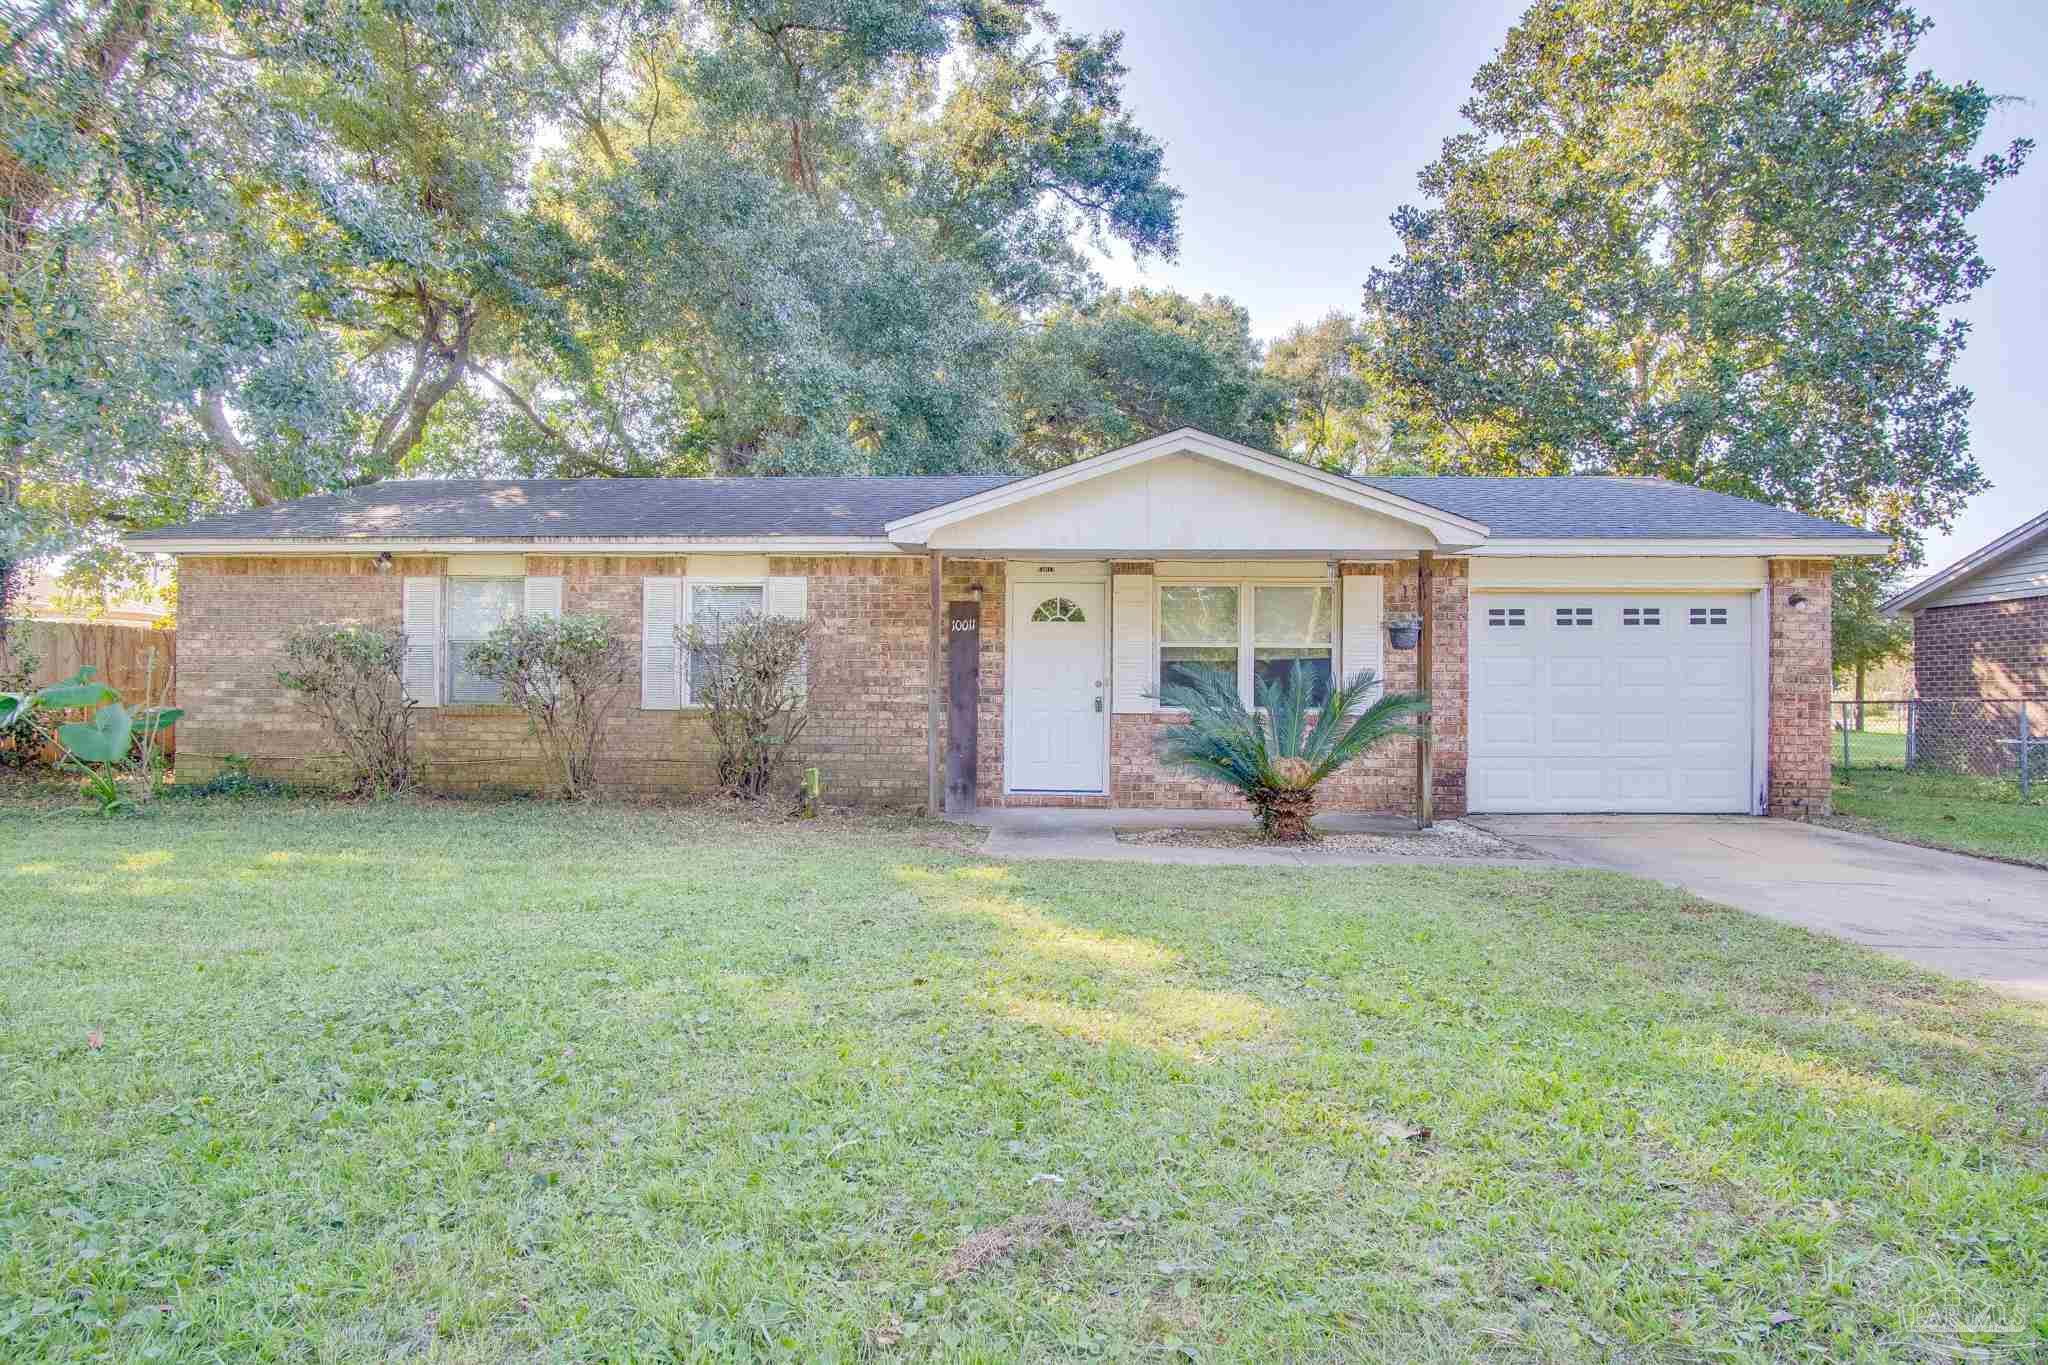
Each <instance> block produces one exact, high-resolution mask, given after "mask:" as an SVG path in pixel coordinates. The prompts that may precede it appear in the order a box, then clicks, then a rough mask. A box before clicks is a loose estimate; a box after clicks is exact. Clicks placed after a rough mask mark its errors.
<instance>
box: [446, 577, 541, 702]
mask: <svg viewBox="0 0 2048 1365" xmlns="http://www.w3.org/2000/svg"><path fill="white" fill-rule="evenodd" d="M525 604H526V580H525V579H523V578H451V579H449V580H448V607H447V613H448V625H447V638H448V700H449V701H450V702H451V703H454V704H457V705H460V704H463V703H470V704H481V703H490V702H495V701H498V700H500V694H499V688H498V684H497V683H495V682H493V681H491V680H490V679H489V678H483V677H479V676H477V675H476V674H475V673H472V672H471V671H470V669H469V647H470V646H471V645H475V644H481V643H482V642H483V638H484V637H485V636H486V635H489V634H490V633H491V632H492V631H493V630H496V629H497V628H498V627H499V626H501V625H503V624H504V623H505V622H507V621H510V620H511V619H512V618H513V617H515V616H518V615H519V614H520V612H521V611H523V610H524V609H525Z"/></svg>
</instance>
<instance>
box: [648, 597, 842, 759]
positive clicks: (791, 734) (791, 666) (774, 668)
mask: <svg viewBox="0 0 2048 1365" xmlns="http://www.w3.org/2000/svg"><path fill="white" fill-rule="evenodd" d="M676 644H677V646H678V647H679V648H681V649H684V650H686V651H688V653H689V656H690V699H691V700H692V701H693V702H695V703H696V704H697V705H700V706H702V707H703V708H704V710H705V714H706V715H707V716H709V717H710V720H711V738H712V742H713V743H714V744H715V745H716V746H717V748H718V781H719V785H720V786H722V787H723V788H724V789H725V790H726V791H728V792H730V793H731V794H732V795H734V796H739V797H744V798H746V799H748V800H758V799H760V798H761V797H763V796H766V795H768V794H769V793H770V792H771V791H773V790H774V789H775V788H776V786H777V785H778V784H780V783H781V782H782V781H783V779H784V778H785V776H786V775H787V774H788V771H789V768H790V766H791V764H792V763H793V762H794V761H795V758H796V754H797V746H798V744H799V742H800V741H801V740H802V739H803V733H804V727H805V725H806V724H807V723H808V722H809V720H810V704H809V703H810V692H809V677H808V675H809V671H810V644H811V627H810V622H808V621H806V620H800V619H797V618H795V617H781V616H763V615H760V614H758V613H755V612H745V613H743V614H741V615H739V616H736V617H733V618H731V619H729V620H706V621H693V622H691V623H690V624H689V625H687V626H684V627H682V628H681V629H679V630H678V631H677V632H676Z"/></svg>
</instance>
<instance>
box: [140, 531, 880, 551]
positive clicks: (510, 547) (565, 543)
mask: <svg viewBox="0 0 2048 1365" xmlns="http://www.w3.org/2000/svg"><path fill="white" fill-rule="evenodd" d="M123 545H124V546H125V548H127V549H128V550H129V551H130V552H132V553H135V554H157V555H267V556H278V555H362V554H371V555H374V554H383V553H386V552H387V551H388V552H389V553H391V554H394V555H476V554H526V555H713V554H747V555H814V554H830V555H899V554H902V553H903V547H902V546H900V545H898V544H896V543H895V542H894V541H889V540H877V539H874V538H873V537H869V536H838V537H833V536H824V537H816V536H814V537H811V538H808V539H794V538H792V539H787V540H782V539H767V538H756V539H753V540H736V539H726V540H688V539H681V538H676V537H669V538H664V539H661V540H203V539H193V540H142V541H124V542H123Z"/></svg>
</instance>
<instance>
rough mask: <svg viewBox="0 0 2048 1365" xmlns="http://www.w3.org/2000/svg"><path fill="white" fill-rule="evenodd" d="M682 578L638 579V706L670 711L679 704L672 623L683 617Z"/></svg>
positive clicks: (679, 683) (678, 652)
mask: <svg viewBox="0 0 2048 1365" xmlns="http://www.w3.org/2000/svg"><path fill="white" fill-rule="evenodd" d="M683 589H684V580H683V579H680V578H643V579H641V580H640V706H641V709H642V710H646V711H673V710H675V709H676V708H677V707H678V706H680V705H682V699H683V678H682V673H683V670H682V667H681V666H680V665H679V664H678V662H677V660H678V658H679V657H680V656H681V654H682V651H681V650H680V649H678V648H677V647H676V627H677V626H679V625H681V624H682V620H683Z"/></svg>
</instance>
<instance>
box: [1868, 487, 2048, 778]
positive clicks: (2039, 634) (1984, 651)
mask: <svg viewBox="0 0 2048 1365" xmlns="http://www.w3.org/2000/svg"><path fill="white" fill-rule="evenodd" d="M1883 610H1884V613H1885V615H1887V616H1910V617H1912V618H1913V690H1914V692H1915V694H1916V695H1918V696H1919V697H1921V698H1923V699H1928V700H1926V701H1923V704H1922V706H1921V707H1920V715H1919V720H1918V728H1919V735H1918V739H1919V749H1920V753H1921V756H1923V757H1925V758H1927V759H1929V760H1930V761H1934V762H1948V763H1955V764H1960V765H1961V766H1967V767H1970V768H1973V769H1976V770H1978V771H1983V772H1997V771H2001V770H2003V769H2006V768H2009V767H2011V766H2012V763H2013V755H2012V753H2011V752H2010V750H2008V749H2004V748H2002V747H2001V745H2000V743H1999V741H1998V740H1997V739H1995V738H1993V736H1994V735H1995V734H1997V733H1999V732H2003V731H2011V730H2014V729H2016V728H2017V722H2018V710H2019V708H2018V707H2017V706H2016V705H2014V704H2012V703H2014V702H2016V700H2017V699H2018V698H2021V697H2036V698H2048V512H2044V513H2042V514H2041V515H2040V516H2038V517H2035V518H2034V519H2033V520H2032V521H2030V522H2028V523H2027V524H2026V525H2024V526H2021V527H2019V528H2017V529H2016V530H2013V531H2009V532H2007V533H2006V534H2005V535H2002V536H2000V537H1999V538H1998V539H1996V540H1994V541H1992V542H1991V543H1990V544H1989V545H1986V546H1983V547H1982V548H1981V549H1978V550H1977V551H1975V552H1974V553H1971V554H1967V555H1964V556H1963V557H1962V558H1961V559H1959V560H1957V561H1956V562H1955V563H1953V564H1951V565H1949V566H1948V567H1947V568H1945V569H1943V570H1941V571H1940V572H1939V573H1935V574H1930V575H1928V576H1927V577H1926V578H1923V579H1921V580H1920V581H1919V582H1917V583H1915V584H1914V585H1913V586H1912V587H1910V588H1907V589H1906V590H1905V591H1904V592H1901V593H1899V594H1898V595H1896V596H1895V597H1893V598H1891V599H1890V600H1889V601H1887V602H1886V603H1885V604H1884V608H1883ZM1972 702H1975V703H1981V704H1980V705H1976V706H1972V705H1969V704H1968V703H1972ZM2028 719H2029V720H2030V721H2031V722H2032V730H2033V733H2034V734H2037V735H2038V734H2042V733H2048V701H2043V702H2041V703H2037V704H2035V705H2032V706H2031V707H2030V708H2029V709H2028ZM2036 752H2037V753H2038V752H2039V751H2038V750H2037V751H2036Z"/></svg>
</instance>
